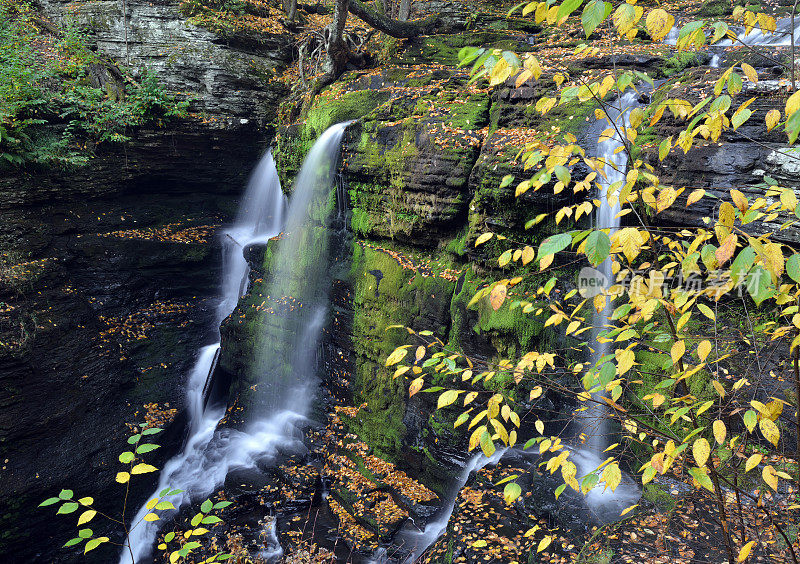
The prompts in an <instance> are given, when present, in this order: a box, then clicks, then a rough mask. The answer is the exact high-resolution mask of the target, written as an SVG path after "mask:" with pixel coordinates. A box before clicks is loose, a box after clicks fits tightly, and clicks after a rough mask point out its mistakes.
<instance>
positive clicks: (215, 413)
mask: <svg viewBox="0 0 800 564" xmlns="http://www.w3.org/2000/svg"><path fill="white" fill-rule="evenodd" d="M347 125H348V124H339V125H336V126H333V127H331V128H329V129H328V130H327V131H326V132H325V133H323V135H322V136H321V137H320V139H319V140H318V141H317V143H315V145H314V146H313V147H312V149H311V152H310V153H309V155H308V157H307V158H306V160H305V162H304V164H303V168H302V169H301V171H300V173H299V174H298V177H297V179H296V180H295V190H294V194H293V196H292V199H291V202H290V203H289V206H288V208H287V204H286V199H285V197H284V196H283V193H282V191H281V187H280V182H279V180H278V174H277V170H276V169H275V163H274V161H273V160H272V155H271V154H270V153H267V155H266V156H265V157H264V158H263V159H262V161H261V162H260V163H259V165H258V166H257V168H256V169H255V171H254V173H253V175H252V177H251V179H250V182H249V184H248V188H247V191H246V192H245V195H244V197H243V198H242V203H241V206H240V210H239V214H238V216H237V218H236V222H235V223H234V225H233V226H232V227H231V228H230V229H229V230H227V231H226V232H225V233H224V237H223V266H224V279H223V283H222V296H221V300H220V305H219V309H218V315H217V318H218V320H219V322H220V323H221V322H222V320H224V319H225V318H226V317H227V316H228V315H230V313H231V312H232V311H233V310H234V308H235V307H236V304H237V302H238V300H239V297H240V296H241V294H242V293H243V292H244V291H245V290H246V288H247V280H248V265H247V261H246V260H245V258H244V256H243V253H242V251H243V250H244V247H245V246H247V245H248V244H251V243H254V242H264V241H267V240H269V239H271V238H273V237H275V236H276V235H278V234H279V233H280V231H281V228H282V227H283V225H284V222H285V231H286V233H285V235H284V236H283V238H282V239H281V240H280V241H279V243H278V248H277V252H276V255H275V262H274V268H273V269H272V273H271V276H272V278H271V280H272V282H271V284H270V294H269V295H270V296H282V297H288V296H290V295H291V294H289V293H288V292H289V290H296V291H297V295H298V296H300V300H302V301H299V304H298V305H299V307H285V308H275V310H274V314H275V315H271V316H270V319H272V320H275V319H277V320H279V321H278V323H277V325H278V326H279V327H280V328H281V329H283V330H282V331H278V332H277V333H275V332H274V331H273V332H270V331H267V330H265V332H264V336H263V338H262V341H261V342H262V345H263V344H264V343H270V344H272V345H276V344H278V345H279V346H278V349H279V352H280V353H281V356H280V359H279V361H278V362H279V365H278V366H276V365H275V364H273V363H267V362H266V359H267V356H268V354H269V352H270V351H271V350H272V351H274V349H268V348H264V347H263V346H260V347H257V348H258V350H256V351H255V356H256V359H257V360H258V362H257V363H256V368H257V371H258V374H259V376H260V383H259V387H260V388H263V389H266V390H269V392H270V393H269V394H268V398H269V401H267V402H261V404H262V405H261V406H260V407H261V411H260V413H259V416H258V417H257V418H255V420H253V421H251V422H250V423H249V425H248V427H247V430H246V431H244V432H243V431H239V430H235V429H228V428H225V429H217V425H218V423H219V421H220V420H221V419H222V417H223V415H224V414H225V406H208V407H206V408H203V402H204V398H203V389H204V388H205V387H207V386H206V381H207V379H208V377H209V374H210V373H211V372H212V369H213V365H214V362H215V359H216V356H217V353H218V351H219V347H220V343H216V344H214V345H210V346H207V347H204V348H202V349H201V351H200V355H199V357H198V360H197V362H196V364H195V367H194V369H193V371H192V374H191V376H190V378H189V383H188V384H187V392H186V393H187V397H188V403H189V416H190V419H191V423H190V435H189V438H188V440H187V442H186V445H185V446H184V449H183V451H182V452H181V453H180V454H178V455H177V456H175V457H173V458H172V459H171V460H170V461H169V462H167V464H165V465H164V468H163V469H162V471H161V475H160V478H159V485H158V488H157V489H156V490H155V493H154V494H153V497H155V496H156V495H157V492H159V491H161V490H162V489H164V488H166V487H167V486H169V487H171V488H177V489H182V490H184V493H183V494H181V495H180V496H173V497H172V498H170V501H172V503H173V504H174V505H175V506H176V507H178V508H180V506H181V505H184V504H186V503H188V502H190V501H191V500H196V499H199V498H202V497H205V496H208V495H209V494H211V493H212V492H213V491H214V489H215V488H216V487H218V486H219V485H220V484H222V483H223V481H224V480H225V477H226V476H227V474H228V472H229V471H230V470H232V469H236V468H253V467H255V466H256V464H257V463H267V464H269V463H270V462H271V461H272V460H273V459H274V458H275V457H276V456H277V455H278V454H279V452H280V451H281V450H286V449H298V448H302V438H301V436H300V433H299V431H298V429H299V426H300V425H301V424H302V422H303V421H305V414H306V412H307V410H308V407H309V405H310V403H311V401H312V400H313V397H314V393H313V389H312V382H313V380H314V378H313V377H314V374H313V372H314V370H313V368H314V360H315V356H316V346H315V343H316V341H317V340H318V338H319V335H320V333H321V330H322V327H323V325H324V322H325V317H326V313H327V308H326V306H327V304H326V301H325V297H326V293H327V287H325V283H326V281H327V278H326V277H325V276H324V274H323V273H324V272H325V271H326V270H327V260H326V259H327V232H328V231H329V230H327V229H324V228H322V229H321V230H320V228H319V227H320V225H321V224H320V222H319V220H318V219H315V218H319V217H321V216H322V215H326V214H323V212H322V211H321V210H322V209H323V208H324V205H321V204H320V202H321V201H323V200H325V199H326V198H327V197H328V195H329V194H330V193H331V191H332V188H333V181H334V177H335V174H334V173H335V170H336V164H337V162H338V156H339V143H340V141H341V137H342V134H343V132H344V129H345V127H346V126H347ZM315 206H316V207H315ZM309 233H314V234H315V236H316V237H315V239H314V240H313V241H312V240H310V239H309V237H308V234H309ZM312 243H314V244H316V246H315V247H313V248H314V250H315V252H314V253H309V252H306V251H308V247H307V245H309V244H312ZM309 257H313V258H309ZM276 334H277V336H280V337H281V338H282V342H281V343H276V342H275V340H274V339H273V337H275V336H276ZM267 368H271V369H272V370H271V371H270V370H266V369H267ZM259 391H261V390H259ZM147 512H148V510H147V508H146V507H145V506H142V508H141V509H140V510H139V512H138V513H137V515H136V517H135V518H134V520H133V521H132V522H133V523H139V524H138V525H137V526H136V528H135V529H134V530H133V531H131V534H130V535H129V538H128V542H129V544H130V546H131V547H132V549H133V558H134V560H135V562H137V563H141V562H143V561H147V560H148V559H149V556H150V554H151V551H152V547H153V544H154V543H155V539H156V536H157V534H158V530H159V525H160V524H161V523H163V521H155V522H144V521H142V518H143V517H144V515H145V514H146V513H147ZM161 516H162V519H163V518H165V517H168V515H165V512H161ZM275 550H276V554H277V549H275ZM120 564H131V555H130V554H129V552H128V550H127V547H124V548H123V551H122V554H121V557H120Z"/></svg>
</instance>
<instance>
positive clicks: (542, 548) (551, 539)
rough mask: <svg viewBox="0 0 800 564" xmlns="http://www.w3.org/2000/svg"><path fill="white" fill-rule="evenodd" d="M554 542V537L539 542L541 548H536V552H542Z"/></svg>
mask: <svg viewBox="0 0 800 564" xmlns="http://www.w3.org/2000/svg"><path fill="white" fill-rule="evenodd" d="M551 542H553V537H550V536H547V537H544V538H543V539H542V540H540V541H539V546H537V547H536V552H541V551H543V550H544V549H545V548H547V547H548V546H550V543H551Z"/></svg>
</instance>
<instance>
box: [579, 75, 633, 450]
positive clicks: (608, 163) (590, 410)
mask: <svg viewBox="0 0 800 564" xmlns="http://www.w3.org/2000/svg"><path fill="white" fill-rule="evenodd" d="M638 96H639V93H638V92H637V91H636V90H633V89H631V90H629V91H628V92H626V93H624V94H623V95H622V97H621V98H620V99H619V100H618V101H617V102H616V104H615V105H614V109H613V110H611V111H609V116H608V119H609V120H610V121H609V122H608V124H604V125H607V127H612V126H611V122H612V121H613V123H614V124H616V127H617V128H618V129H619V130H620V131H621V130H622V129H623V128H624V127H626V126H627V123H628V122H627V117H628V115H629V114H630V111H631V109H632V108H633V107H635V106H636V105H637V101H636V99H637V97H638ZM621 147H623V143H622V139H621V137H620V135H619V133H618V132H615V134H614V136H613V137H612V138H610V139H606V140H604V141H603V142H602V143H598V145H597V157H598V158H601V159H603V162H604V163H605V165H604V167H603V169H602V170H603V172H604V174H605V178H603V175H602V174H598V184H599V185H600V206H599V207H598V208H597V211H596V213H595V227H596V228H598V229H608V230H609V235H610V234H613V233H614V232H615V231H616V230H617V229H619V226H620V218H619V215H618V214H619V212H620V210H621V206H620V203H619V200H618V199H617V197H616V194H618V193H619V190H620V188H621V187H622V184H623V183H624V182H625V174H626V173H627V170H628V153H627V152H626V151H625V150H619V149H620V148H621ZM609 194H610V195H611V198H610V200H611V201H609ZM597 268H598V270H599V271H600V273H601V274H602V276H603V278H604V279H605V280H606V281H609V282H610V281H612V280H613V279H614V276H613V273H612V272H611V261H610V260H608V259H606V260H605V261H603V262H602V263H600V265H599V266H598V267H597ZM613 311H614V307H613V304H612V301H611V299H610V298H607V299H606V303H605V307H604V308H603V310H602V311H600V312H597V311H596V310H595V312H594V318H593V320H592V326H593V327H594V329H593V331H592V346H593V349H592V353H591V357H590V366H592V367H594V366H597V367H598V368H599V363H600V360H601V359H602V358H603V357H604V356H606V355H608V354H610V353H613V350H612V348H611V343H609V342H606V341H605V339H603V340H600V339H599V338H598V337H599V335H600V333H601V332H603V331H604V330H606V329H607V326H608V318H609V317H610V316H611V313H612V312H613ZM604 396H605V394H604V393H603V391H602V390H601V391H597V392H595V393H594V394H593V395H592V397H593V399H594V400H595V401H592V402H587V406H586V409H585V410H584V411H582V412H580V414H579V424H580V427H581V432H582V433H583V434H584V435H585V441H584V445H585V447H586V449H587V450H589V451H590V452H592V453H594V454H595V455H598V456H599V453H601V452H603V450H604V449H605V448H606V447H607V446H608V444H609V443H608V436H609V433H608V424H609V421H608V417H607V413H606V407H605V405H604V404H603V403H602V402H603V398H604ZM597 402H600V403H597Z"/></svg>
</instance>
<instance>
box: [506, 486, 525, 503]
mask: <svg viewBox="0 0 800 564" xmlns="http://www.w3.org/2000/svg"><path fill="white" fill-rule="evenodd" d="M520 495H522V488H520V487H519V484H518V483H516V482H509V483H507V484H506V487H505V488H503V499H504V500H505V501H506V503H507V504H508V505H511V504H512V503H514V502H515V501H517V499H518V498H519V496H520Z"/></svg>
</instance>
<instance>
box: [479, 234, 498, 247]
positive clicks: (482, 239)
mask: <svg viewBox="0 0 800 564" xmlns="http://www.w3.org/2000/svg"><path fill="white" fill-rule="evenodd" d="M493 236H494V233H482V234H481V235H480V237H478V238H477V239H475V246H476V247H477V246H478V245H482V244H483V243H485V242H486V241H488V240H489V239H491V238H492V237H493Z"/></svg>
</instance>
